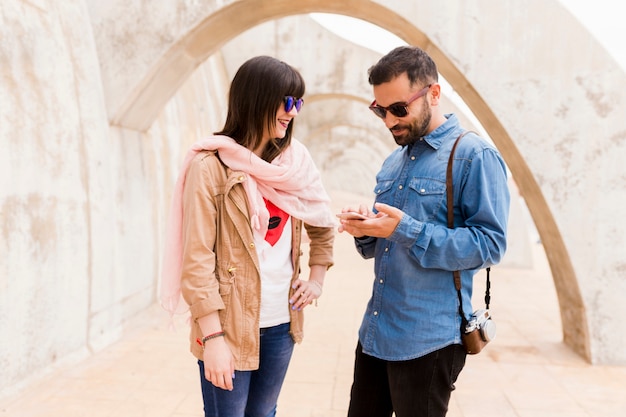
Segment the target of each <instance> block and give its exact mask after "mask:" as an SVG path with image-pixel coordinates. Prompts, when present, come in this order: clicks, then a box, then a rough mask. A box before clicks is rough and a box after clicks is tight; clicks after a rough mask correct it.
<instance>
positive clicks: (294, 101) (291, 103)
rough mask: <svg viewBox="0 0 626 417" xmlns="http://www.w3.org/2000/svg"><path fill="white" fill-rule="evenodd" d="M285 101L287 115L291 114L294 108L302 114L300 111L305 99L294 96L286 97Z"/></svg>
mask: <svg viewBox="0 0 626 417" xmlns="http://www.w3.org/2000/svg"><path fill="white" fill-rule="evenodd" d="M283 101H284V102H285V111H286V112H287V113H289V112H290V111H291V110H292V109H293V108H294V107H295V108H296V110H297V111H298V112H300V109H301V108H302V105H303V104H304V99H303V98H295V97H293V96H285V97H284V98H283Z"/></svg>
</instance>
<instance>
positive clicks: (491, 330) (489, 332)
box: [480, 320, 496, 342]
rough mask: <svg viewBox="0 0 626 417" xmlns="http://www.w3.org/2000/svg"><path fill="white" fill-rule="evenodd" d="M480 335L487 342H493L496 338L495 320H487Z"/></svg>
mask: <svg viewBox="0 0 626 417" xmlns="http://www.w3.org/2000/svg"><path fill="white" fill-rule="evenodd" d="M480 333H481V335H482V337H483V340H484V341H485V342H491V341H492V340H493V339H495V338H496V323H495V322H494V321H493V320H487V321H485V322H484V323H483V325H482V327H481V329H480Z"/></svg>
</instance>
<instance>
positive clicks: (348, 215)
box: [337, 211, 368, 220]
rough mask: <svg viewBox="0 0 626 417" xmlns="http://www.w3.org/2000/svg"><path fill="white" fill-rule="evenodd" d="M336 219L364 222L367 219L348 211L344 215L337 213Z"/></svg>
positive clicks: (364, 216)
mask: <svg viewBox="0 0 626 417" xmlns="http://www.w3.org/2000/svg"><path fill="white" fill-rule="evenodd" d="M337 217H339V218H340V219H343V220H366V219H367V218H368V217H367V216H366V215H364V214H361V213H357V212H356V211H348V212H345V213H337Z"/></svg>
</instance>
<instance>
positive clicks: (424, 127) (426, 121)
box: [391, 106, 432, 146]
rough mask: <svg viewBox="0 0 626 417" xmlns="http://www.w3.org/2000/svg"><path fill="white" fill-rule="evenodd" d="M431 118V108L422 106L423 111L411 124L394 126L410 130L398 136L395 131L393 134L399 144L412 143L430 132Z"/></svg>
mask: <svg viewBox="0 0 626 417" xmlns="http://www.w3.org/2000/svg"><path fill="white" fill-rule="evenodd" d="M431 118H432V115H431V113H430V109H429V108H428V107H427V106H424V107H422V111H421V113H420V114H419V116H418V117H417V118H415V119H413V120H412V121H411V123H410V124H409V125H397V126H394V127H396V128H397V127H400V128H406V129H407V130H408V131H407V133H406V134H404V135H402V136H396V135H394V134H393V131H392V132H391V134H392V135H393V138H394V140H395V141H396V143H397V144H398V145H400V146H406V145H412V144H414V143H415V142H418V141H419V140H420V139H421V138H423V137H424V136H426V135H427V134H428V126H429V125H430V119H431Z"/></svg>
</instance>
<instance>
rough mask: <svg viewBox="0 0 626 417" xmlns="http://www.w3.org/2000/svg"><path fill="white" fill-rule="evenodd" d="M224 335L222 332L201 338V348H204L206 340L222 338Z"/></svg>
mask: <svg viewBox="0 0 626 417" xmlns="http://www.w3.org/2000/svg"><path fill="white" fill-rule="evenodd" d="M224 335H226V333H224V332H223V331H219V332H215V333H211V334H210V335H208V336H204V337H203V338H202V346H204V344H205V343H206V342H207V341H208V340H211V339H215V338H216V337H222V336H224Z"/></svg>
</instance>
